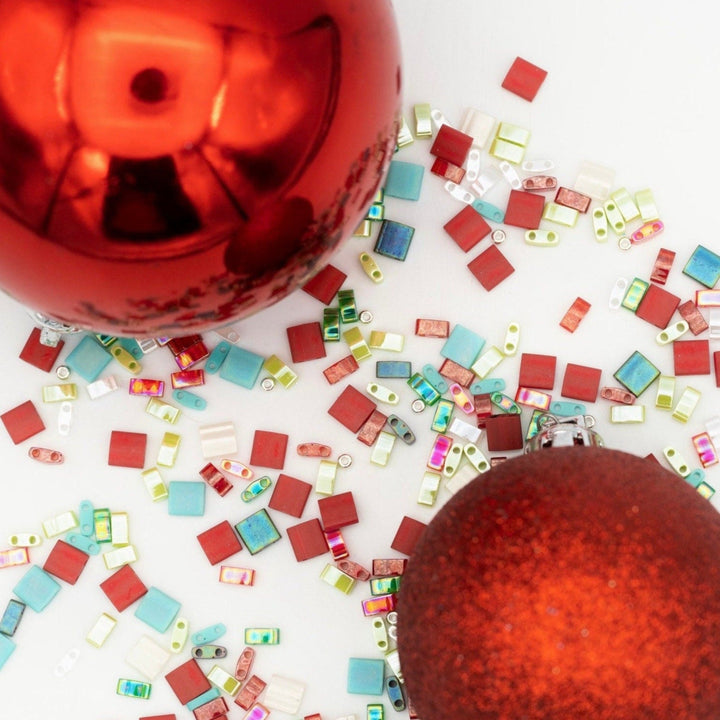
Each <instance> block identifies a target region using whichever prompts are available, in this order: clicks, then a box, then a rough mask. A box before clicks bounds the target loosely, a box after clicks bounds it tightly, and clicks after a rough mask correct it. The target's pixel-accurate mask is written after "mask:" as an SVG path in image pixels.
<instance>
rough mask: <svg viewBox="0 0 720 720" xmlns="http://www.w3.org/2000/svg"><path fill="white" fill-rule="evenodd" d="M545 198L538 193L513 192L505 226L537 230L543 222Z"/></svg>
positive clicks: (509, 201) (509, 200)
mask: <svg viewBox="0 0 720 720" xmlns="http://www.w3.org/2000/svg"><path fill="white" fill-rule="evenodd" d="M544 207H545V198H544V197H543V196H542V195H539V194H538V193H531V192H525V191H524V190H511V191H510V198H509V199H508V204H507V209H506V210H505V224H506V225H514V226H515V227H521V228H526V229H527V230H537V229H538V228H539V227H540V220H542V214H543V209H544Z"/></svg>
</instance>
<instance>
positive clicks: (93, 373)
mask: <svg viewBox="0 0 720 720" xmlns="http://www.w3.org/2000/svg"><path fill="white" fill-rule="evenodd" d="M111 360H112V355H110V353H109V352H108V351H107V350H106V349H105V348H104V347H103V346H102V345H100V343H98V342H96V341H95V340H94V339H93V338H92V337H90V336H89V335H86V336H85V337H84V338H83V339H82V340H81V341H80V342H79V343H78V344H77V346H76V347H75V349H74V350H73V351H72V352H71V353H70V354H69V355H68V356H67V358H66V360H65V364H66V365H67V366H68V367H69V368H70V369H71V370H72V371H73V372H76V373H77V374H78V375H79V376H80V377H81V378H82V379H83V380H86V381H87V382H94V381H95V380H97V379H98V378H99V377H100V373H101V372H102V371H103V370H104V369H105V368H106V367H107V365H108V363H109V362H110V361H111Z"/></svg>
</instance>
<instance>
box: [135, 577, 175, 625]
mask: <svg viewBox="0 0 720 720" xmlns="http://www.w3.org/2000/svg"><path fill="white" fill-rule="evenodd" d="M179 612H180V603H179V602H178V601H177V600H173V598H171V597H170V596H169V595H166V594H165V593H164V592H162V590H158V589H157V588H156V587H151V588H148V591H147V592H146V593H145V595H143V596H142V598H141V599H140V604H139V605H138V606H137V609H136V610H135V617H136V618H137V619H138V620H142V622H144V623H145V624H146V625H149V626H150V627H151V628H153V629H154V630H157V631H158V632H160V633H164V632H165V631H166V630H167V629H168V628H169V627H170V625H172V623H173V620H175V618H176V617H177V614H178V613H179Z"/></svg>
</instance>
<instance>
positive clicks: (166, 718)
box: [138, 713, 177, 720]
mask: <svg viewBox="0 0 720 720" xmlns="http://www.w3.org/2000/svg"><path fill="white" fill-rule="evenodd" d="M138 720H177V715H175V713H166V714H165V715H143V717H141V718H138Z"/></svg>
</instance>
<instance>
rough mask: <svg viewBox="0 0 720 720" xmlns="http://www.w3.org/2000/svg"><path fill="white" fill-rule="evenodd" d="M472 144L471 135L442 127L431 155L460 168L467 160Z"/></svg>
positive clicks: (447, 126)
mask: <svg viewBox="0 0 720 720" xmlns="http://www.w3.org/2000/svg"><path fill="white" fill-rule="evenodd" d="M472 143H473V139H472V137H470V135H466V134H465V133H464V132H460V130H456V129H455V128H453V127H451V126H450V125H447V124H445V125H441V126H440V129H439V130H438V131H437V134H436V135H435V140H434V141H433V144H432V147H431V148H430V154H431V155H435V157H439V158H442V159H443V160H447V161H448V162H451V163H452V164H453V165H457V166H458V167H460V166H462V165H463V163H464V162H465V160H466V159H467V155H468V153H469V152H470V148H471V147H472Z"/></svg>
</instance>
